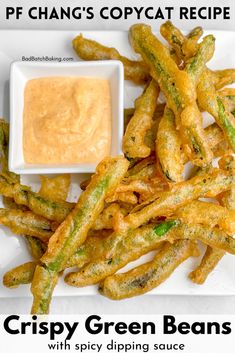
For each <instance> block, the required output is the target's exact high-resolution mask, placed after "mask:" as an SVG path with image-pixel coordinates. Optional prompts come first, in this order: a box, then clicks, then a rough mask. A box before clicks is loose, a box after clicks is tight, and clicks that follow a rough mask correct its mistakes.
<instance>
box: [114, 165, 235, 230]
mask: <svg viewBox="0 0 235 353" xmlns="http://www.w3.org/2000/svg"><path fill="white" fill-rule="evenodd" d="M234 183H235V175H234V174H233V173H228V172H225V171H222V170H217V169H213V170H212V171H211V172H210V173H208V174H207V175H200V176H195V177H194V178H191V179H190V180H187V181H184V182H181V183H177V184H173V186H172V190H171V191H162V192H160V193H158V194H157V195H156V197H155V199H153V200H150V201H147V202H146V203H142V204H141V205H140V206H137V207H135V208H134V209H133V211H132V212H131V213H130V214H129V215H128V216H126V217H125V218H124V221H123V222H122V224H120V228H122V229H128V228H138V227H139V226H141V225H142V224H144V223H146V222H148V221H149V220H150V219H152V218H155V217H158V216H168V215H170V214H172V213H173V212H174V211H175V210H176V209H177V208H179V207H180V206H183V205H185V204H186V203H188V202H190V201H192V200H195V199H198V198H199V197H215V196H216V195H218V194H219V193H221V192H223V191H226V190H229V189H230V188H231V187H232V186H233V185H234Z"/></svg>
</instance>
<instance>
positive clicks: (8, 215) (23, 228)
mask: <svg viewBox="0 0 235 353" xmlns="http://www.w3.org/2000/svg"><path fill="white" fill-rule="evenodd" d="M0 223H1V224H3V225H5V226H7V227H9V228H10V229H11V230H12V232H13V233H15V234H19V235H30V236H33V237H35V238H38V239H40V240H41V241H42V242H44V243H46V242H48V240H49V238H50V237H51V236H52V234H53V230H52V229H53V226H52V222H50V221H49V220H47V219H45V218H43V217H41V216H38V215H35V214H34V213H33V212H31V211H21V210H15V209H12V210H10V209H4V208H1V209H0Z"/></svg>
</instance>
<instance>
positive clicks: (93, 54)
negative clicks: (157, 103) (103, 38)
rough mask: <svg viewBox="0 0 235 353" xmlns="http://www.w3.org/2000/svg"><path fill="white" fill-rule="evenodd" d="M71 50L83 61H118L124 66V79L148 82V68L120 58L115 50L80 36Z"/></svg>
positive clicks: (137, 62) (142, 63)
mask: <svg viewBox="0 0 235 353" xmlns="http://www.w3.org/2000/svg"><path fill="white" fill-rule="evenodd" d="M73 48H74V50H75V51H76V53H77V54H78V56H79V57H80V58H81V59H83V60H120V61H121V62H122V63H123V65H124V72H125V79H126V80H131V81H133V82H135V83H136V84H143V83H145V82H147V81H148V80H149V73H148V67H147V65H146V64H145V63H144V62H143V61H133V60H130V59H127V58H126V57H124V56H122V55H121V54H120V53H119V52H118V51H117V49H115V48H109V47H106V46H104V45H102V44H100V43H98V42H96V41H94V40H91V39H87V38H84V37H83V36H82V34H80V35H79V36H77V37H76V38H74V40H73Z"/></svg>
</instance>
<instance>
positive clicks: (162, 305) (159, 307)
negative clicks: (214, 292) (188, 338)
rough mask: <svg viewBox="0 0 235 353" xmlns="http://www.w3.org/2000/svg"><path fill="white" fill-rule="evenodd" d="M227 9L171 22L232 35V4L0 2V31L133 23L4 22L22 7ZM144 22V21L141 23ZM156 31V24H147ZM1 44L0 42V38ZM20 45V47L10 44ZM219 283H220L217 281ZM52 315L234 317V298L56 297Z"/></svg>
mask: <svg viewBox="0 0 235 353" xmlns="http://www.w3.org/2000/svg"><path fill="white" fill-rule="evenodd" d="M97 3H99V7H101V6H105V5H106V6H109V7H111V6H122V5H123V6H141V5H142V6H146V7H147V6H155V7H156V6H174V7H177V4H179V3H180V6H198V7H199V6H210V5H211V6H230V7H231V20H227V21H221V20H219V21H218V20H217V21H213V20H211V21H206V20H205V21H184V22H183V21H179V20H178V19H176V18H173V21H174V23H175V24H176V25H177V26H179V27H181V28H182V29H189V28H191V27H192V26H195V25H202V26H203V27H204V28H207V29H210V28H212V29H222V30H234V31H235V2H234V0H180V1H179V0H165V1H163V0H155V1H152V0H145V1H143V0H125V1H123V0H121V1H120V0H119V1H107V0H99V1H98V0H96V1H92V0H64V1H62V0H53V1H49V0H47V1H43V0H37V1H35V0H18V1H16V0H0V29H16V28H20V29H58V30H60V29H76V30H78V29H79V30H82V29H91V30H95V29H100V30H104V29H106V30H113V29H117V30H122V29H128V27H129V26H130V25H131V24H132V23H134V22H136V21H135V19H134V18H133V19H130V20H126V21H122V20H118V21H114V20H113V21H108V20H107V21H104V20H103V21H95V20H92V21H82V20H80V21H78V20H71V21H69V20H65V21H63V22H62V21H58V20H51V21H42V20H41V21H35V20H30V19H28V18H27V17H26V16H23V17H22V18H21V19H20V20H13V19H11V20H8V21H7V20H5V7H6V6H23V7H24V9H27V8H29V7H32V6H64V7H65V6H93V7H94V8H96V4H97ZM145 22H146V21H145ZM150 24H151V25H152V26H153V27H154V28H156V29H158V28H159V25H160V21H158V20H157V21H152V22H151V21H150ZM0 40H1V38H0ZM12 45H20V43H12ZM221 280H223V279H222V278H221ZM30 306H31V300H30V299H28V298H11V299H1V302H0V314H8V313H28V312H29V308H30ZM51 313H52V314H167V313H171V314H225V315H226V314H235V297H196V296H194V297H190V296H185V297H182V296H174V297H173V296H164V297H161V296H156V297H155V296H143V297H139V298H133V299H129V300H125V301H122V302H112V301H110V300H108V299H106V298H103V297H101V296H97V297H94V296H91V297H77V298H74V297H69V298H66V297H65V298H63V297H57V298H53V301H52V305H51Z"/></svg>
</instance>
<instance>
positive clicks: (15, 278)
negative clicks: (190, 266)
mask: <svg viewBox="0 0 235 353" xmlns="http://www.w3.org/2000/svg"><path fill="white" fill-rule="evenodd" d="M36 266H37V263H36V262H26V263H25V264H23V265H20V266H17V267H15V268H13V269H11V270H10V271H8V272H6V273H5V274H4V276H3V284H4V286H5V287H8V288H15V287H18V286H19V285H20V284H28V283H31V281H32V279H33V275H34V271H35V268H36Z"/></svg>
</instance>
